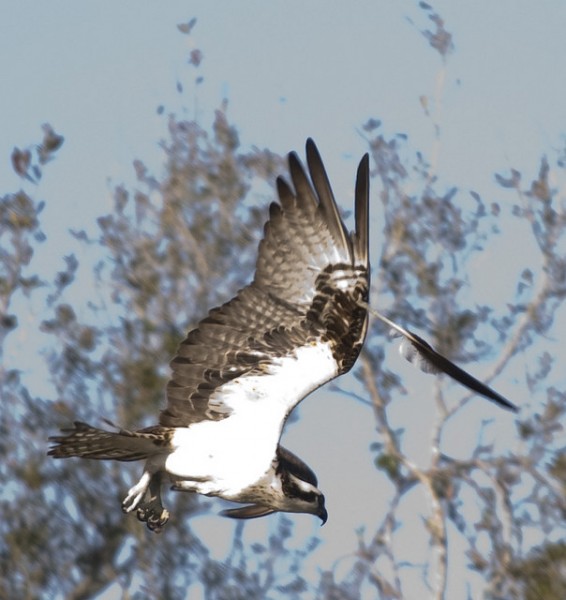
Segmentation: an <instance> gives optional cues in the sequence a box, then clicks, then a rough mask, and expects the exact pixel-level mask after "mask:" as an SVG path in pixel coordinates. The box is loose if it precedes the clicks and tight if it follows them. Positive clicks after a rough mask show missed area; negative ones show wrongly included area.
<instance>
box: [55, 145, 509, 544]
mask: <svg viewBox="0 0 566 600" xmlns="http://www.w3.org/2000/svg"><path fill="white" fill-rule="evenodd" d="M306 156H307V166H308V172H309V175H310V178H309V176H308V175H307V174H306V172H305V170H304V168H303V166H302V164H301V161H300V160H299V158H298V157H297V155H296V154H295V153H291V154H289V170H290V175H291V180H292V183H293V185H292V186H290V185H289V184H288V183H287V182H286V181H285V179H283V178H282V177H279V178H278V179H277V192H278V196H279V203H276V202H274V203H272V204H271V206H270V210H269V220H268V222H267V224H266V225H265V231H264V238H263V240H262V241H261V243H260V245H259V254H258V258H257V263H256V270H255V276H254V279H253V281H252V283H250V284H249V285H248V286H246V287H244V288H243V289H242V290H240V291H239V292H238V294H237V295H236V296H235V297H234V298H233V299H232V300H230V301H229V302H227V303H226V304H224V305H222V306H220V307H218V308H214V309H212V310H211V311H210V312H209V313H208V316H207V317H206V318H204V319H203V320H202V321H201V322H200V323H199V324H198V326H197V328H196V329H194V330H192V331H190V332H189V334H188V335H187V337H186V338H185V340H184V341H183V342H182V343H181V345H180V347H179V349H178V352H177V355H176V356H175V357H174V358H173V360H172V362H171V369H172V375H171V379H170V381H169V383H168V385H167V406H166V408H165V409H163V410H162V411H161V413H160V416H159V424H158V425H155V426H152V427H147V428H145V429H140V430H136V431H129V430H126V429H119V430H118V431H105V430H102V429H98V428H96V427H92V426H91V425H88V424H86V423H83V422H80V421H76V422H75V423H74V427H73V428H72V429H64V430H63V433H64V434H65V435H60V436H54V437H51V438H50V441H51V442H52V443H53V446H52V447H51V448H50V450H49V452H48V453H49V455H51V456H53V457H54V458H68V457H73V456H77V457H81V458H90V459H99V460H118V461H135V460H145V461H146V463H145V468H144V471H143V474H142V476H141V478H140V480H139V482H138V483H136V484H135V485H134V486H133V487H132V488H131V489H130V490H129V492H128V494H127V495H126V498H125V499H124V501H123V503H122V508H123V510H124V511H125V512H128V513H129V512H133V511H135V512H136V515H137V517H138V519H139V520H140V521H142V522H145V523H146V524H147V526H148V527H149V529H150V530H152V531H156V532H157V531H160V530H161V529H162V528H163V526H164V525H165V524H166V523H167V521H168V519H169V512H168V511H167V510H166V509H165V508H164V507H163V505H162V502H161V487H162V485H163V484H164V483H165V482H166V481H169V482H170V483H171V484H172V489H174V490H178V491H186V492H194V493H198V494H204V495H206V496H217V497H220V498H223V499H225V500H229V501H232V502H236V503H240V504H243V505H244V506H240V507H237V508H231V509H228V510H225V511H223V513H222V514H224V515H225V516H228V517H232V518H236V519H250V518H254V517H261V516H264V515H269V514H271V513H274V512H277V511H284V512H296V513H308V514H313V515H316V516H318V517H319V518H320V519H321V520H322V522H323V523H324V522H325V521H326V519H327V516H328V515H327V512H326V508H325V503H324V496H323V494H322V492H321V491H320V490H319V489H318V482H317V478H316V475H315V474H314V472H313V471H312V469H310V468H309V467H308V466H307V465H306V464H305V463H304V462H303V461H302V460H301V459H300V458H298V457H297V456H296V455H295V454H293V453H292V452H290V451H289V450H287V449H286V448H284V447H283V446H281V445H280V443H279V441H280V437H281V433H282V430H283V427H284V425H285V422H286V420H287V418H288V416H289V414H290V413H291V411H292V410H293V409H294V408H295V406H297V404H299V402H301V401H302V400H303V399H304V398H305V397H306V396H307V395H308V394H310V393H311V392H312V391H314V390H316V389H317V388H319V387H320V386H322V385H323V384H324V383H326V382H328V381H330V380H332V379H334V378H335V377H338V376H339V375H342V374H344V373H346V372H347V371H349V370H350V369H351V368H352V366H353V365H354V363H355V361H356V359H357V357H358V355H359V353H360V350H361V348H362V345H363V342H364V338H365V336H366V331H367V325H368V308H369V306H368V301H369V277H370V271H369V247H368V238H369V231H368V223H369V157H368V155H367V154H366V155H365V156H364V157H363V158H362V160H361V162H360V164H359V166H358V170H357V177H356V185H355V218H354V221H355V230H354V231H353V232H348V230H347V229H346V227H345V225H344V222H343V221H342V218H341V217H340V213H339V210H338V206H337V204H336V201H335V199H334V195H333V193H332V189H331V187H330V183H329V180H328V177H327V175H326V171H325V168H324V165H323V163H322V159H321V157H320V154H319V152H318V150H317V148H316V145H315V144H314V142H313V141H312V140H311V139H309V140H307V144H306ZM372 312H373V311H372ZM377 316H378V317H379V318H380V319H382V320H385V321H386V322H387V323H388V324H389V325H390V326H392V327H393V328H394V329H396V330H397V331H398V333H400V334H401V335H403V336H404V338H405V339H406V340H407V342H408V344H409V345H410V347H411V348H412V352H411V353H410V355H407V358H409V359H410V360H411V361H412V362H414V361H413V360H412V359H413V358H414V356H413V355H415V354H416V355H418V356H419V357H420V360H419V361H418V362H419V363H420V366H421V368H423V369H424V370H428V371H434V372H439V371H443V372H445V373H447V374H448V375H449V376H451V377H452V378H454V379H456V380H457V381H459V382H460V383H462V384H463V385H465V386H467V387H469V388H471V389H473V390H474V391H476V392H477V393H479V394H481V395H484V396H486V397H487V398H489V399H491V400H493V401H495V402H496V403H498V404H500V405H501V406H503V407H505V408H510V409H514V408H515V407H514V406H513V405H512V404H511V403H510V402H508V401H507V400H506V399H505V398H503V397H502V396H500V395H499V394H497V393H496V392H494V391H493V390H491V389H490V388H489V387H487V386H486V385H484V384H483V383H481V382H479V381H478V380H476V379H475V378H473V377H472V376H471V375H469V374H468V373H466V372H465V371H463V370H462V369H460V368H459V367H457V366H456V365H454V364H453V363H451V362H450V361H449V360H448V359H446V358H445V357H443V356H442V355H440V354H439V353H437V352H436V351H435V350H434V349H433V348H432V347H431V346H429V345H428V344H427V343H426V342H425V341H424V340H423V339H422V338H420V337H418V336H416V335H415V334H413V333H411V332H410V331H408V330H406V329H404V328H402V327H400V326H399V325H396V324H395V323H392V322H391V321H389V320H388V319H387V318H386V317H383V316H382V315H380V314H379V313H378V314H377Z"/></svg>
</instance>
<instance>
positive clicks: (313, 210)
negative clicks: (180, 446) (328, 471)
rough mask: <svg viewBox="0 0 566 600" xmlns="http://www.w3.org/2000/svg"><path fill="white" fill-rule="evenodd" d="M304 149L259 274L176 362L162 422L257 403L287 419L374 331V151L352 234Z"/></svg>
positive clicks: (284, 187)
mask: <svg viewBox="0 0 566 600" xmlns="http://www.w3.org/2000/svg"><path fill="white" fill-rule="evenodd" d="M306 151H307V164H308V170H309V174H310V180H309V178H308V176H307V174H306V173H305V171H304V169H303V166H302V165H301V162H300V160H299V158H298V157H297V155H296V154H295V153H291V154H290V155H289V169H290V174H291V179H292V183H293V187H291V186H290V185H289V184H288V183H287V182H286V181H285V180H284V179H282V178H279V179H278V180H277V191H278V195H279V203H273V204H272V205H271V206H270V211H269V213H270V216H269V221H268V222H267V224H266V225H265V231H264V238H263V240H262V241H261V243H260V245H259V256H258V259H257V264H256V272H255V277H254V280H253V282H252V283H251V284H250V285H248V286H247V287H245V288H244V289H242V290H240V292H238V295H237V296H236V297H235V298H233V299H232V300H230V301H229V302H227V303H226V304H224V305H223V306H221V307H219V308H214V309H213V310H211V311H210V312H209V314H208V316H207V317H206V318H205V319H203V320H202V321H201V322H200V323H199V325H198V327H197V328H196V329H194V330H193V331H191V332H190V333H189V334H188V336H187V338H186V339H185V340H184V341H183V342H182V344H181V345H180V347H179V350H178V354H177V356H175V358H174V359H173V361H172V362H171V368H172V377H171V380H170V382H169V384H168V386H167V397H168V405H167V408H165V409H164V410H163V411H162V412H161V416H160V423H161V425H164V426H168V427H183V426H188V425H190V424H191V423H195V422H198V421H203V420H221V419H224V418H226V417H229V416H230V415H232V414H234V413H235V412H238V411H240V412H242V411H246V410H248V409H251V410H253V411H256V412H258V411H259V413H262V414H264V413H263V411H264V410H265V414H266V415H267V414H269V415H270V417H269V418H272V419H274V420H275V421H278V422H279V426H280V427H281V426H282V425H283V422H284V420H285V418H286V416H287V415H288V414H289V412H290V411H291V410H292V409H293V408H294V406H296V404H298V403H299V402H300V401H301V400H302V399H303V398H304V397H305V396H306V395H307V394H308V393H310V392H311V391H313V390H314V389H316V388H318V387H319V386H321V385H322V384H323V383H325V382H326V381H329V380H330V379H332V378H334V377H336V376H338V375H340V374H342V373H344V372H346V371H348V370H349V369H350V368H351V367H352V365H353V364H354V362H355V360H356V358H357V357H358V354H359V352H360V350H361V347H362V344H363V341H364V338H365V334H366V330H367V309H366V308H365V306H366V305H367V301H368V286H369V261H368V210H369V207H368V203H369V158H368V156H367V155H365V156H364V158H363V159H362V161H361V162H360V165H359V167H358V172H357V180H356V192H355V227H356V229H355V231H354V232H352V233H349V232H348V231H347V230H346V227H345V226H344V223H343V221H342V219H341V217H340V213H339V211H338V207H337V205H336V201H335V199H334V195H333V193H332V190H331V187H330V183H329V181H328V177H327V175H326V171H325V169H324V165H323V163H322V159H321V158H320V155H319V153H318V150H317V148H316V146H315V144H314V142H313V141H312V140H310V139H309V140H308V141H307V146H306ZM258 422H259V421H258Z"/></svg>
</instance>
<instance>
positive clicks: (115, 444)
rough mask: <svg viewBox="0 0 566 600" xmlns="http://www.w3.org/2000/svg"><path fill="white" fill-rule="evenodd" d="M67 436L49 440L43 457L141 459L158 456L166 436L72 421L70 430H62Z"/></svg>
mask: <svg viewBox="0 0 566 600" xmlns="http://www.w3.org/2000/svg"><path fill="white" fill-rule="evenodd" d="M61 431H62V432H63V433H66V434H68V435H58V436H52V437H50V438H49V441H50V442H52V443H53V444H55V445H53V446H52V447H51V448H50V449H49V451H48V452H47V454H48V455H49V456H53V458H70V457H72V456H79V457H81V458H91V459H95V460H120V461H132V460H143V459H146V458H149V457H150V456H154V455H155V454H160V453H162V452H163V451H164V450H165V448H166V446H167V445H168V441H169V436H168V435H167V431H166V430H165V429H163V428H149V429H146V430H142V431H127V430H125V429H120V430H119V431H117V432H113V431H105V430H104V429H98V428H96V427H92V426H91V425H89V424H88V423H83V422H81V421H75V423H74V428H73V429H62V430H61Z"/></svg>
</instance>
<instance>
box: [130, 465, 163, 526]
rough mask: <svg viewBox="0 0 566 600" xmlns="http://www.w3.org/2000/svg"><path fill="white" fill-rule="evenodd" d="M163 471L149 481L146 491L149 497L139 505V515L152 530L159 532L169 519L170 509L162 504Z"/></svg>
mask: <svg viewBox="0 0 566 600" xmlns="http://www.w3.org/2000/svg"><path fill="white" fill-rule="evenodd" d="M162 477H163V473H162V472H161V471H158V472H157V473H155V474H154V475H153V476H152V477H151V479H150V482H149V487H148V489H147V492H146V497H147V499H146V500H144V501H143V502H141V503H140V504H139V505H138V510H137V517H138V519H139V520H140V521H142V522H145V523H146V524H147V527H148V529H149V530H150V531H154V532H155V533H159V532H160V531H161V530H162V529H163V526H164V525H165V523H167V521H168V520H169V511H168V510H166V509H165V508H163V505H162V504H161V483H162Z"/></svg>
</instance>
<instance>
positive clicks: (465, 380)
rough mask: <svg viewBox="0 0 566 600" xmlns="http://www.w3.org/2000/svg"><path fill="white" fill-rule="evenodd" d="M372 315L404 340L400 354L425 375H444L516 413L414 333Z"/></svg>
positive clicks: (502, 400)
mask: <svg viewBox="0 0 566 600" xmlns="http://www.w3.org/2000/svg"><path fill="white" fill-rule="evenodd" d="M372 314H373V315H375V316H376V317H377V318H378V319H380V320H381V321H383V322H384V323H386V324H387V325H389V326H390V327H391V328H392V329H394V330H395V331H397V333H400V334H401V335H402V336H403V338H404V340H403V344H402V345H401V353H402V354H403V356H404V357H405V358H406V359H407V360H408V361H409V362H410V363H412V364H414V365H416V366H417V367H418V368H419V369H421V371H424V372H425V373H446V375H448V376H449V377H451V378H452V379H454V380H455V381H457V382H458V383H460V384H461V385H463V386H465V387H467V388H468V389H470V390H472V391H473V392H475V393H476V394H479V395H480V396H483V397H484V398H487V399H488V400H491V401H492V402H495V403H496V404H498V405H499V406H501V407H502V408H506V409H508V410H511V411H513V412H517V410H518V409H517V407H516V406H515V405H514V404H513V403H511V402H509V400H507V398H504V397H503V396H502V395H501V394H499V393H498V392H496V391H495V390H493V389H491V388H490V387H489V386H487V385H486V384H485V383H482V382H481V381H479V380H478V379H476V378H475V377H473V376H472V375H470V374H469V373H467V372H466V371H464V369H461V368H460V367H459V366H458V365H455V364H454V363H453V362H452V361H450V360H448V359H447V358H446V357H445V356H443V355H442V354H440V353H439V352H437V351H436V350H435V349H434V348H433V347H432V346H431V345H430V344H429V343H428V342H427V341H425V340H423V338H422V337H420V336H418V335H417V334H416V333H413V332H412V331H409V330H408V329H405V328H404V327H401V326H400V325H397V323H394V322H393V321H391V320H390V319H388V318H387V317H385V316H383V315H382V314H380V313H378V312H376V311H373V310H372Z"/></svg>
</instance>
